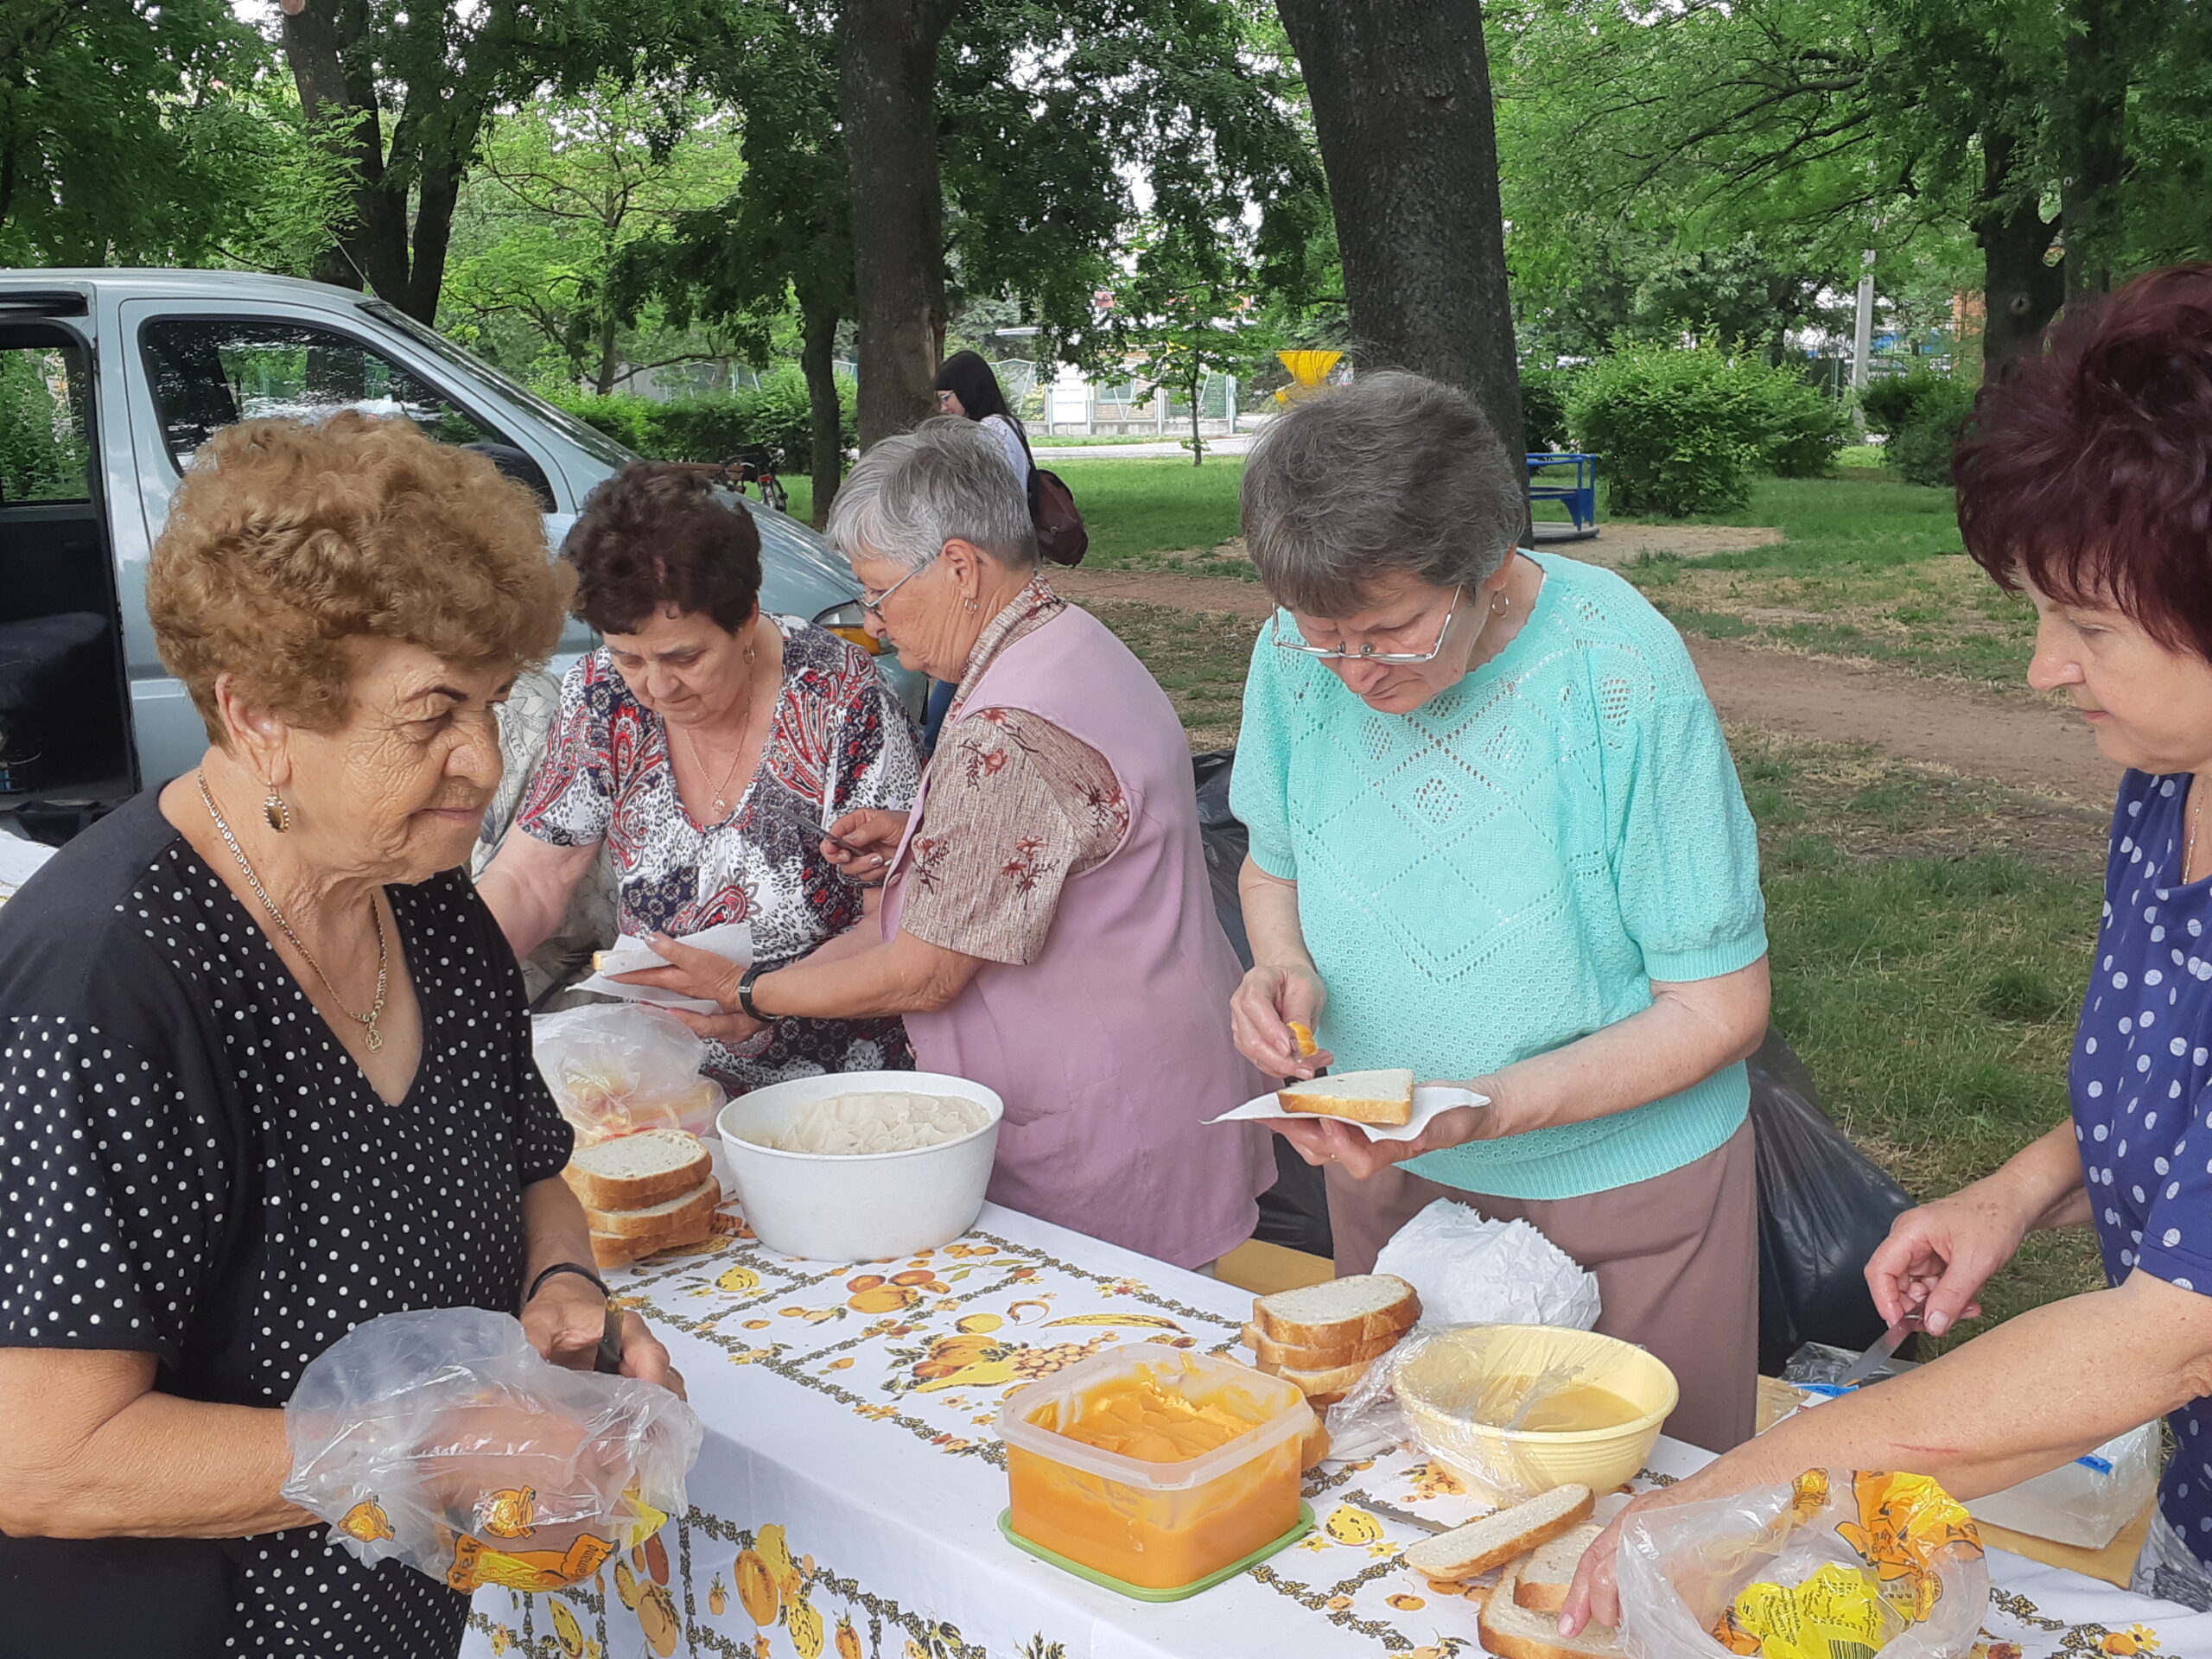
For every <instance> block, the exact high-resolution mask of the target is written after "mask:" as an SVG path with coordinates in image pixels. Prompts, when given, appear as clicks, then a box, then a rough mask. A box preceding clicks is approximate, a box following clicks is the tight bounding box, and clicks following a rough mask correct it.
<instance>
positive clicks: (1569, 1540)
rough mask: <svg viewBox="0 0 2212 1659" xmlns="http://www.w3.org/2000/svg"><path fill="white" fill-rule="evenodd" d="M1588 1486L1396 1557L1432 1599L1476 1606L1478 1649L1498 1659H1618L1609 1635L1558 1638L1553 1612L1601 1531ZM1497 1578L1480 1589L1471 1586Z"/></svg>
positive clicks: (1620, 1651)
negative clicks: (1480, 1646)
mask: <svg viewBox="0 0 2212 1659" xmlns="http://www.w3.org/2000/svg"><path fill="white" fill-rule="evenodd" d="M1595 1501H1596V1500H1595V1498H1594V1497H1593V1496H1592V1493H1591V1491H1590V1489H1589V1488H1588V1487H1587V1486H1560V1487H1557V1488H1555V1489H1554V1490H1553V1491H1548V1492H1546V1493H1544V1494H1543V1495H1542V1496H1541V1497H1532V1498H1530V1499H1529V1501H1528V1502H1527V1503H1516V1504H1515V1505H1513V1506H1512V1507H1511V1508H1510V1509H1505V1510H1499V1511H1498V1512H1497V1514H1495V1515H1486V1516H1484V1517H1483V1518H1482V1519H1481V1520H1479V1521H1471V1522H1468V1523H1467V1524H1466V1525H1465V1526H1464V1527H1455V1528H1454V1529H1452V1530H1451V1531H1450V1532H1446V1533H1443V1534H1440V1535H1438V1536H1436V1537H1434V1538H1424V1539H1422V1540H1421V1542H1419V1543H1417V1544H1414V1545H1412V1546H1410V1547H1409V1548H1408V1549H1407V1550H1406V1551H1405V1553H1404V1554H1402V1556H1400V1557H1399V1559H1400V1560H1402V1561H1403V1562H1404V1563H1405V1564H1406V1565H1407V1566H1408V1567H1412V1568H1413V1569H1414V1571H1415V1572H1417V1573H1421V1575H1422V1576H1423V1577H1424V1578H1426V1579H1427V1580H1428V1587H1429V1589H1430V1591H1431V1592H1433V1593H1435V1594H1437V1595H1443V1596H1460V1595H1464V1596H1466V1597H1468V1598H1470V1599H1473V1600H1477V1601H1479V1602H1481V1603H1482V1609H1483V1611H1482V1622H1481V1624H1480V1627H1479V1628H1480V1632H1481V1635H1482V1642H1483V1646H1484V1648H1485V1649H1488V1650H1489V1651H1490V1652H1491V1653H1493V1654H1496V1655H1497V1656H1498V1659H1624V1656H1625V1655H1626V1654H1627V1652H1628V1649H1626V1648H1624V1647H1623V1646H1622V1645H1621V1643H1620V1639H1619V1637H1618V1635H1616V1633H1615V1632H1613V1631H1611V1630H1605V1629H1602V1628H1600V1627H1599V1626H1596V1625H1592V1627H1591V1628H1589V1629H1588V1630H1583V1631H1581V1632H1580V1633H1579V1634H1578V1635H1575V1636H1573V1637H1564V1636H1561V1635H1560V1633H1559V1614H1560V1609H1561V1608H1563V1607H1564V1606H1566V1605H1567V1587H1568V1586H1570V1585H1572V1584H1573V1582H1574V1572H1575V1568H1576V1567H1578V1566H1579V1565H1580V1563H1581V1560H1582V1556H1583V1553H1584V1552H1585V1551H1586V1550H1587V1549H1588V1548H1590V1545H1591V1542H1592V1541H1593V1540H1594V1539H1595V1538H1596V1537H1597V1536H1598V1534H1599V1530H1600V1529H1599V1526H1598V1524H1597V1522H1594V1521H1592V1519H1591V1518H1590V1512H1591V1509H1592V1505H1593V1504H1594V1503H1595ZM1493 1573H1494V1574H1496V1575H1497V1577H1496V1581H1495V1582H1494V1583H1490V1584H1488V1585H1485V1584H1484V1583H1481V1582H1478V1580H1484V1579H1485V1578H1486V1576H1487V1575H1490V1574H1493Z"/></svg>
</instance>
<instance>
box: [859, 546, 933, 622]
mask: <svg viewBox="0 0 2212 1659" xmlns="http://www.w3.org/2000/svg"><path fill="white" fill-rule="evenodd" d="M943 557H944V549H943V548H939V549H938V550H937V551H936V552H934V553H932V554H931V555H930V556H929V557H927V558H926V559H924V560H923V561H922V562H921V563H919V564H918V565H916V566H915V567H914V568H913V569H911V570H909V571H908V572H907V573H906V575H903V576H901V577H899V580H898V581H896V582H893V583H892V584H891V585H890V586H889V587H888V588H885V589H884V590H883V591H882V592H881V593H880V594H877V595H876V596H875V597H874V599H870V598H869V597H868V589H867V588H861V609H862V610H863V611H866V612H867V613H868V614H869V615H870V616H874V617H880V616H882V614H883V607H884V604H885V602H886V601H888V600H889V599H890V597H891V595H892V594H895V593H897V592H898V591H899V589H900V588H904V587H905V586H906V584H907V583H908V582H912V580H913V579H914V578H915V577H916V576H918V575H921V574H922V572H923V571H925V570H926V569H929V568H930V566H931V565H933V564H935V563H937V562H938V560H939V559H941V558H943Z"/></svg>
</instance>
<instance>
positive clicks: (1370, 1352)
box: [1237, 1325, 1402, 1371]
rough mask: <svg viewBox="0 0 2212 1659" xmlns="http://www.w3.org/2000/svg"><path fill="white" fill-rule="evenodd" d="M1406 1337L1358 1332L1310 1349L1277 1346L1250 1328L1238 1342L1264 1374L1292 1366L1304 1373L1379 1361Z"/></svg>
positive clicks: (1387, 1333) (1291, 1344)
mask: <svg viewBox="0 0 2212 1659" xmlns="http://www.w3.org/2000/svg"><path fill="white" fill-rule="evenodd" d="M1400 1335H1402V1332H1381V1333H1379V1334H1377V1335H1374V1336H1364V1335H1361V1334H1359V1333H1357V1332H1354V1333H1352V1334H1351V1335H1350V1336H1346V1337H1344V1338H1341V1339H1339V1340H1338V1341H1333V1342H1326V1343H1322V1344H1319V1346H1316V1347H1312V1348H1306V1347H1300V1345H1299V1344H1296V1343H1289V1342H1277V1341H1276V1340H1275V1339H1274V1338H1273V1337H1271V1336H1269V1335H1268V1333H1267V1332H1264V1331H1262V1330H1261V1329H1260V1327H1259V1326H1258V1325H1246V1326H1245V1327H1244V1331H1243V1335H1241V1336H1240V1337H1239V1338H1237V1340H1238V1341H1240V1342H1242V1343H1243V1344H1244V1345H1245V1346H1246V1347H1247V1348H1249V1349H1250V1350H1251V1351H1252V1357H1253V1358H1254V1359H1255V1360H1256V1361H1257V1362H1258V1363H1259V1365H1260V1368H1261V1369H1262V1370H1266V1369H1267V1368H1268V1367H1269V1366H1274V1365H1289V1366H1294V1367H1295V1368H1296V1369H1298V1370H1303V1371H1320V1370H1327V1369H1328V1368H1329V1367H1330V1366H1332V1365H1351V1364H1357V1363H1358V1362H1359V1361H1361V1360H1365V1359H1376V1358H1378V1357H1381V1356H1382V1355H1384V1354H1387V1353H1389V1351H1390V1348H1391V1345H1392V1344H1395V1342H1396V1341H1397V1340H1398V1338H1399V1336H1400Z"/></svg>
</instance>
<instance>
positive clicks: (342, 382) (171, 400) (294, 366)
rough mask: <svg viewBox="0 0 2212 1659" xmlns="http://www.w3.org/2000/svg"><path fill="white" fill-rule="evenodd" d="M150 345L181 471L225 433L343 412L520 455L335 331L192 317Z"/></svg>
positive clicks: (153, 334) (164, 324)
mask: <svg viewBox="0 0 2212 1659" xmlns="http://www.w3.org/2000/svg"><path fill="white" fill-rule="evenodd" d="M142 339H143V344H144V347H145V353H146V366H147V378H148V380H149V383H150V384H151V385H152V387H153V390H154V402H155V405H156V409H157V410H159V412H160V415H161V419H162V434H163V435H164V437H165V438H166V440H167V442H168V451H169V458H170V459H171V460H172V461H175V463H176V464H177V467H178V468H179V469H180V470H181V469H182V467H184V464H185V463H186V462H187V461H189V460H191V458H192V454H193V451H194V450H195V449H197V448H200V445H201V444H203V443H205V442H207V439H208V437H209V436H210V435H212V434H213V432H214V431H215V430H216V429H217V428H219V427H225V426H229V425H230V424H232V423H233V422H237V421H252V420H264V419H270V418H272V417H285V416H289V417H291V418H294V419H305V420H315V419H317V418H320V417H321V416H327V415H334V414H336V413H337V412H338V411H339V410H341V409H355V410H360V411H361V412H362V413H363V414H365V415H382V416H393V415H400V416H405V417H406V418H407V419H409V420H410V421H412V422H414V423H415V424H416V426H418V427H420V428H422V429H423V431H424V432H425V433H427V434H428V435H429V436H431V437H433V438H435V439H436V440H437V441H438V442H441V443H456V444H472V445H477V446H480V447H483V448H487V449H489V448H493V446H497V447H498V448H502V449H505V450H508V451H512V452H514V453H515V454H518V455H519V454H520V452H519V451H518V450H516V448H515V445H514V442H513V441H512V439H510V438H509V437H508V436H507V435H505V433H503V432H500V431H499V430H497V429H495V428H493V427H491V426H487V425H486V423H483V422H482V421H480V420H478V419H477V418H476V417H475V416H473V415H471V414H470V413H469V412H468V411H467V410H464V409H462V408H461V407H459V406H458V405H457V404H454V403H453V402H452V400H450V399H449V398H448V397H446V396H445V395H444V394H443V393H442V392H441V391H438V390H437V388H435V386H432V385H429V384H428V383H427V382H425V381H423V379H421V378H419V377H417V376H416V375H415V374H412V373H410V372H409V371H408V370H406V369H404V368H403V367H402V366H400V365H398V364H397V363H395V362H393V361H392V360H391V359H390V358H388V357H385V355H383V353H379V352H378V351H376V350H374V349H372V347H370V346H365V345H363V344H362V343H361V342H360V341H359V340H354V339H353V338H351V337H350V336H348V335H346V334H340V333H338V332H337V331H336V330H334V329H327V328H317V327H313V326H311V325H308V324H306V323H294V322H276V321H261V320H257V319H254V318H250V317H246V318H232V317H224V318H211V317H192V318H176V319H172V320H167V321H156V322H151V323H149V324H148V325H147V326H146V328H145V332H144V334H143V336H142ZM494 458H495V459H499V457H497V456H496V455H495V457H494ZM523 460H524V464H525V465H529V466H530V470H531V472H536V471H537V468H536V467H535V466H534V465H531V464H530V463H529V462H528V461H527V457H523Z"/></svg>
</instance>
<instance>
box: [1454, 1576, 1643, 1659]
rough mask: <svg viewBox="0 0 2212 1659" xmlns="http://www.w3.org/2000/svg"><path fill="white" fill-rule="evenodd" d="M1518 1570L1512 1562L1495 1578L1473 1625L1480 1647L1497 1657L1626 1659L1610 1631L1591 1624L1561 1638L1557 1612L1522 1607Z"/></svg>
mask: <svg viewBox="0 0 2212 1659" xmlns="http://www.w3.org/2000/svg"><path fill="white" fill-rule="evenodd" d="M1520 1570H1521V1569H1520V1564H1519V1563H1517V1562H1516V1564H1515V1565H1514V1566H1513V1567H1509V1568H1508V1569H1507V1570H1506V1573H1505V1575H1504V1576H1503V1578H1501V1579H1500V1580H1498V1581H1497V1589H1495V1590H1493V1591H1491V1593H1490V1599H1489V1600H1487V1601H1485V1602H1484V1603H1483V1611H1482V1618H1481V1620H1480V1622H1479V1623H1478V1624H1477V1625H1476V1629H1477V1630H1478V1632H1480V1634H1481V1636H1482V1640H1483V1646H1484V1648H1485V1649H1488V1650H1489V1651H1491V1653H1493V1654H1496V1655H1497V1659H1628V1649H1626V1648H1625V1647H1624V1646H1623V1645H1622V1644H1621V1639H1620V1637H1619V1636H1618V1634H1617V1633H1616V1632H1614V1631H1612V1630H1606V1629H1605V1628H1603V1627H1602V1626H1599V1625H1596V1624H1593V1625H1592V1626H1591V1627H1590V1628H1589V1629H1588V1630H1585V1631H1583V1632H1582V1634H1581V1635H1580V1636H1577V1637H1564V1636H1561V1635H1560V1633H1559V1618H1558V1616H1557V1615H1555V1614H1553V1613H1540V1612H1538V1611H1535V1609H1534V1608H1529V1607H1523V1606H1522V1605H1521V1603H1520V1602H1519V1600H1518V1599H1516V1598H1517V1596H1518V1594H1519V1590H1520Z"/></svg>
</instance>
